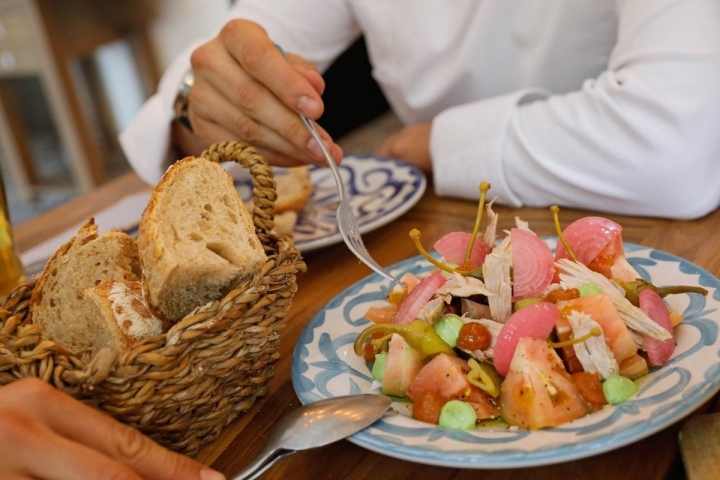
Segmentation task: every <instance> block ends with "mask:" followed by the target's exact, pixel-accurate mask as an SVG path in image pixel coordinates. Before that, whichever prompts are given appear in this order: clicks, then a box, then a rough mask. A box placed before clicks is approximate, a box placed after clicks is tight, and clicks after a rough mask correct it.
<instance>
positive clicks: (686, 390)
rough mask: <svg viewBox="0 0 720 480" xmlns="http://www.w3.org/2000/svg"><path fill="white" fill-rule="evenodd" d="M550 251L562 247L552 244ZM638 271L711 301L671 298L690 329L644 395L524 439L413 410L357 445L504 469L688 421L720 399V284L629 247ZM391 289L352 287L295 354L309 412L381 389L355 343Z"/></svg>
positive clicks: (580, 453)
mask: <svg viewBox="0 0 720 480" xmlns="http://www.w3.org/2000/svg"><path fill="white" fill-rule="evenodd" d="M546 241H547V242H548V244H549V245H551V248H552V247H554V246H555V244H556V242H557V239H556V238H550V237H549V238H547V239H546ZM625 253H626V256H627V257H628V259H629V261H630V263H631V264H632V266H633V267H635V269H636V270H637V271H638V272H639V273H641V275H642V277H643V278H644V279H646V280H649V281H651V282H652V283H653V284H655V285H657V286H663V285H695V286H701V287H704V288H706V289H707V290H708V291H709V293H708V295H707V296H702V295H700V294H680V295H671V296H668V297H666V299H667V301H668V303H669V304H670V305H671V306H672V308H674V309H675V310H677V311H679V312H680V313H682V314H683V316H684V318H685V320H684V321H683V323H682V324H680V325H679V326H678V327H676V328H675V335H676V342H677V348H676V350H675V353H674V354H673V356H672V358H671V359H670V360H669V361H668V362H667V363H666V364H665V365H664V366H663V367H662V368H656V369H654V370H653V371H651V373H650V374H649V375H647V376H645V377H643V378H642V379H640V380H638V384H639V387H640V388H639V392H638V393H637V394H636V395H635V396H634V397H633V398H631V399H630V400H628V401H627V402H625V403H623V404H620V405H618V406H607V407H605V408H604V409H603V410H600V411H598V412H594V413H591V414H589V415H586V416H585V417H583V418H580V419H578V420H575V421H573V422H570V423H567V424H565V425H563V426H560V427H556V428H548V429H543V430H533V431H526V430H517V429H503V428H498V427H495V428H494V429H493V428H483V427H480V428H478V429H476V430H474V431H460V430H450V429H444V428H440V427H438V426H434V425H431V424H427V423H422V422H419V421H417V420H414V419H413V418H410V417H409V416H407V415H408V413H407V408H403V407H402V405H401V404H400V405H397V411H398V412H401V413H389V414H387V415H385V416H384V417H383V418H382V419H380V420H379V421H377V422H376V423H375V424H373V425H372V426H371V427H369V428H367V429H365V430H363V431H361V432H359V433H357V434H355V435H353V436H352V437H350V439H349V440H350V441H351V442H353V443H355V444H357V445H359V446H361V447H364V448H367V449H369V450H373V451H375V452H378V453H381V454H383V455H389V456H391V457H396V458H400V459H403V460H408V461H412V462H419V463H425V464H430V465H441V466H447V467H457V468H475V469H500V468H518V467H530V466H537V465H546V464H555V463H560V462H565V461H569V460H574V459H578V458H584V457H589V456H592V455H597V454H600V453H603V452H606V451H609V450H613V449H616V448H619V447H622V446H624V445H627V444H630V443H633V442H636V441H638V440H640V439H642V438H645V437H647V436H649V435H651V434H653V433H655V432H657V431H659V430H661V429H663V428H665V427H667V426H669V425H671V424H672V423H674V422H676V421H678V420H680V419H682V418H683V417H685V416H687V415H689V414H690V413H692V412H693V411H694V410H695V409H697V408H698V407H700V406H701V405H702V404H703V403H704V402H706V401H707V400H708V399H710V398H711V397H712V396H713V395H714V394H715V393H716V392H717V391H718V390H720V344H718V330H719V327H720V280H718V279H717V278H716V277H715V276H713V275H712V274H710V273H709V272H707V271H705V270H703V269H702V268H700V267H698V266H697V265H694V264H692V263H690V262H688V261H686V260H683V259H682V258H679V257H676V256H674V255H671V254H669V253H665V252H662V251H659V250H654V249H650V248H647V247H641V246H638V245H633V244H625ZM431 268H432V266H431V265H430V264H429V263H428V262H427V261H426V260H425V259H423V258H422V257H420V256H418V257H415V258H411V259H409V260H406V261H403V262H400V263H398V264H396V265H394V266H392V267H390V269H389V270H390V273H391V274H392V275H394V276H395V277H399V276H400V275H401V274H402V273H403V272H406V271H412V272H414V273H420V272H424V271H428V270H430V269H431ZM389 289H390V284H389V282H388V281H387V280H385V279H383V278H382V277H381V276H379V275H377V274H373V275H370V276H369V277H367V278H365V279H364V280H361V281H359V282H358V283H356V284H354V285H352V286H351V287H349V288H347V289H346V290H345V291H343V292H342V293H340V294H339V295H338V296H337V297H335V298H334V299H333V300H332V301H330V302H329V303H328V304H327V305H326V306H325V307H324V308H323V309H322V310H321V311H320V312H318V313H317V315H315V317H314V318H313V319H312V320H311V321H310V323H309V324H308V325H307V327H306V328H305V330H304V331H303V333H302V335H301V336H300V339H299V340H298V343H297V345H296V347H295V351H294V354H293V363H292V381H293V386H294V387H295V391H296V392H297V395H298V397H299V398H300V400H301V401H302V403H303V404H307V403H312V402H315V401H317V400H320V399H323V398H329V397H336V396H341V395H350V394H356V393H365V392H377V390H373V389H372V387H371V385H372V379H371V377H370V371H369V369H368V365H367V364H366V363H365V361H364V360H363V359H362V358H361V357H358V356H357V355H355V353H354V352H353V342H354V341H355V339H356V338H357V335H358V334H359V333H360V332H361V331H362V330H363V329H364V328H365V327H367V326H368V325H369V324H370V322H369V321H368V320H366V319H365V318H364V317H363V315H364V313H365V312H366V311H367V309H368V307H370V306H381V305H384V304H385V296H386V294H387V293H388V291H389Z"/></svg>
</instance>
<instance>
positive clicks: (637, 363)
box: [619, 353, 650, 379]
mask: <svg viewBox="0 0 720 480" xmlns="http://www.w3.org/2000/svg"><path fill="white" fill-rule="evenodd" d="M619 366H620V376H622V377H627V378H630V379H634V378H639V377H642V376H643V375H647V374H648V372H649V371H650V369H649V368H648V364H647V361H646V360H645V358H644V357H642V356H640V354H637V353H636V354H635V355H633V356H631V357H628V358H626V359H625V360H623V361H622V362H620V365H619Z"/></svg>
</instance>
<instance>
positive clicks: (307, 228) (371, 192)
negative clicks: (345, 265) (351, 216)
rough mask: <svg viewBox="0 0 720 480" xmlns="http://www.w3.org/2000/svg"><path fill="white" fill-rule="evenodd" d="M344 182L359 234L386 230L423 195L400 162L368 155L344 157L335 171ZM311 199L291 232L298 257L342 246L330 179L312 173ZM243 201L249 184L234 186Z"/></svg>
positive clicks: (421, 182) (419, 178) (414, 174)
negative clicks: (389, 224) (379, 228)
mask: <svg viewBox="0 0 720 480" xmlns="http://www.w3.org/2000/svg"><path fill="white" fill-rule="evenodd" d="M338 168H339V170H340V174H341V175H342V178H343V180H344V182H345V189H346V190H347V193H348V197H349V198H348V200H349V202H350V208H352V210H353V213H355V217H356V218H357V221H358V228H359V230H360V233H365V232H369V231H371V230H374V229H376V228H378V227H381V226H383V225H386V224H387V223H389V222H391V221H393V220H395V219H396V218H398V217H399V216H400V215H402V214H403V213H405V212H407V211H408V210H409V209H410V208H411V207H412V206H413V205H415V204H416V203H417V202H418V200H420V197H422V195H423V193H424V192H425V187H426V185H427V181H426V179H425V175H424V174H423V173H422V172H421V171H420V170H418V169H417V168H415V167H414V166H412V165H409V164H407V163H405V162H402V161H400V160H396V159H393V158H384V157H373V156H369V155H353V156H348V157H345V158H344V159H343V161H342V164H340V166H339V167H338ZM310 175H311V177H312V182H313V187H314V189H313V194H312V198H311V199H310V201H309V202H308V204H307V205H306V206H305V208H304V209H303V211H302V212H300V215H298V222H297V224H296V225H295V230H294V231H293V240H294V241H295V246H296V247H297V248H298V249H299V250H300V251H301V252H303V253H308V252H311V251H313V250H317V249H319V248H323V247H327V246H329V245H333V244H335V243H340V242H342V236H341V235H340V232H339V231H338V228H337V220H336V219H335V212H336V210H337V204H338V201H339V198H338V193H337V187H336V185H335V180H334V178H333V176H332V173H331V172H330V170H329V169H327V168H318V167H311V171H310ZM235 187H236V188H237V189H238V192H239V193H240V196H241V197H242V199H243V200H248V199H249V198H251V192H252V185H251V183H250V180H249V179H248V180H236V182H235Z"/></svg>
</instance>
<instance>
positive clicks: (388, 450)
mask: <svg viewBox="0 0 720 480" xmlns="http://www.w3.org/2000/svg"><path fill="white" fill-rule="evenodd" d="M543 239H544V240H545V241H546V242H548V243H550V242H553V241H554V242H556V241H557V237H543ZM624 246H625V248H626V252H628V253H630V252H632V253H634V255H630V254H629V255H628V257H629V258H631V257H634V256H638V254H640V256H639V257H638V258H641V259H645V258H654V259H655V260H658V261H660V262H670V263H673V265H674V266H675V268H677V270H678V272H681V273H685V272H690V273H692V274H693V275H696V276H697V281H698V284H700V280H704V283H702V286H703V287H705V288H708V289H709V290H710V293H709V294H708V297H707V298H708V301H709V300H710V299H711V298H713V303H720V298H718V299H715V298H714V297H718V293H720V279H718V278H717V277H715V275H713V274H712V273H710V272H708V271H707V270H705V269H704V268H702V267H700V266H698V265H696V264H694V263H692V262H690V261H688V260H685V259H683V258H681V257H679V256H677V255H674V254H671V253H667V252H664V251H662V250H658V249H654V248H651V247H645V246H641V245H637V244H633V243H624ZM421 262H422V257H420V256H416V257H412V258H409V259H406V260H403V261H401V262H398V263H396V264H394V265H392V266H390V267H389V270H391V271H392V270H396V269H397V270H401V269H403V268H408V267H409V266H412V265H415V264H417V263H421ZM380 281H381V277H380V276H379V275H378V274H371V275H368V276H367V277H365V278H364V279H362V280H360V281H358V282H356V283H354V284H353V285H351V286H349V287H347V288H346V289H344V290H343V291H342V292H340V293H338V294H337V295H336V296H335V297H334V298H333V299H332V300H330V301H329V302H328V303H327V304H326V305H324V306H323V307H322V309H320V310H319V311H318V312H317V313H316V315H314V316H313V318H312V319H311V320H310V322H308V324H307V325H306V326H305V328H304V329H303V332H302V333H301V336H300V337H299V339H298V342H297V344H296V345H295V348H294V351H293V358H292V367H291V375H292V382H293V387H294V389H295V392H296V394H297V395H298V398H299V399H300V401H301V402H302V403H303V404H305V403H310V402H312V401H315V400H314V399H315V398H316V397H318V394H317V393H316V392H311V393H313V395H310V394H308V393H305V392H303V391H302V389H300V388H299V384H300V382H301V381H302V379H303V375H302V372H301V371H300V370H301V365H302V364H304V363H305V360H303V359H302V358H301V356H302V351H303V348H305V347H306V346H307V345H309V344H311V343H312V341H313V338H314V335H313V333H314V330H315V329H316V328H318V327H316V324H318V323H324V320H323V319H322V317H323V316H324V313H325V311H326V309H327V308H328V307H329V306H330V305H333V304H335V303H337V302H338V301H339V300H340V299H344V298H346V297H351V296H352V295H353V292H358V291H359V290H360V288H362V286H364V285H366V284H371V283H378V282H380ZM713 289H714V290H713ZM717 311H718V309H717V308H716V309H714V310H710V311H709V312H708V313H715V315H714V316H712V317H709V318H710V319H711V320H712V321H713V323H714V324H715V325H719V324H720V319H719V318H718V317H719V316H720V315H719V314H718V313H717ZM715 333H716V336H715V342H714V343H712V344H708V345H707V347H717V346H718V341H717V332H715ZM708 353H709V352H708ZM717 357H718V352H717V351H716V352H715V362H714V363H713V365H712V366H711V367H709V369H708V371H707V372H705V374H707V373H708V372H709V371H710V370H711V369H713V368H714V369H715V373H720V371H718V369H719V368H720V364H719V363H718V358H717ZM659 371H662V369H660V370H659ZM718 390H720V375H713V377H712V379H711V380H709V381H707V383H706V384H705V386H704V387H703V388H701V389H700V390H695V391H694V392H690V393H693V396H691V398H690V399H685V400H686V402H685V403H684V404H682V405H681V406H679V407H677V408H669V409H668V411H665V412H662V413H658V414H657V415H656V416H653V418H652V420H651V421H649V422H647V423H643V425H642V427H643V428H640V426H638V425H631V426H629V427H623V426H621V428H620V431H619V432H617V433H614V434H612V435H600V436H599V437H598V438H593V439H590V440H589V441H587V442H581V443H580V445H579V446H577V447H576V448H574V449H572V448H571V449H569V450H568V449H565V450H566V451H564V452H562V453H561V454H560V455H558V454H557V453H554V450H543V449H540V450H539V451H530V452H528V451H524V450H522V451H518V452H517V453H516V454H514V455H510V454H505V453H502V454H499V455H498V454H495V453H492V454H491V455H489V454H486V452H483V451H479V452H478V453H477V454H475V456H474V457H473V458H469V457H468V455H466V454H462V453H453V452H447V451H437V450H436V451H434V452H433V451H432V450H430V451H428V449H427V448H420V447H418V446H417V445H410V446H406V445H400V444H399V443H392V435H390V434H385V433H383V432H382V431H380V430H379V429H378V428H377V427H378V425H380V426H382V425H383V423H384V422H385V420H386V419H387V418H388V417H387V416H386V417H384V418H383V419H381V420H380V421H378V422H376V424H374V425H373V426H371V427H369V428H368V429H365V430H363V431H361V432H359V433H357V434H355V435H353V436H352V437H350V438H349V439H348V440H350V441H351V442H353V443H355V444H356V445H358V446H361V447H363V448H367V449H368V450H371V451H374V452H377V453H381V454H383V455H387V456H390V457H394V458H398V459H402V460H407V461H412V462H417V463H423V464H428V465H438V466H445V467H456V468H471V469H505V468H521V467H532V466H541V465H549V464H556V463H560V462H565V461H570V460H577V459H580V458H586V457H591V456H595V455H598V454H601V453H604V452H607V451H610V450H615V449H617V448H621V447H623V446H626V445H628V444H631V443H635V442H637V441H640V440H642V439H643V438H646V437H648V436H650V435H652V434H654V433H656V432H658V431H660V430H662V429H663V428H665V427H667V426H669V425H671V424H673V423H674V422H677V421H679V420H681V419H682V418H684V417H685V416H687V415H689V414H690V413H692V412H693V411H694V410H695V409H697V408H698V407H699V406H700V405H702V404H703V403H704V402H706V401H707V400H709V399H710V398H711V397H712V396H713V395H714V394H715V393H716V392H717V391H718ZM348 393H350V392H348ZM680 393H688V392H686V391H684V390H683V391H681V392H680ZM330 396H332V395H330ZM612 408H620V407H612ZM648 408H649V407H648ZM408 420H411V419H408ZM411 421H412V422H416V423H417V424H419V423H420V422H417V421H416V420H411ZM420 425H422V424H420ZM437 428H438V427H435V426H429V427H428V429H437ZM561 433H562V432H561ZM461 434H462V432H461V433H460V434H458V435H461ZM530 434H532V433H530ZM423 447H427V445H423ZM479 448H482V445H480V446H479ZM563 448H564V447H563ZM429 454H433V455H435V456H428V455H429ZM438 454H442V457H443V458H438V457H439V455H438ZM499 457H502V458H499Z"/></svg>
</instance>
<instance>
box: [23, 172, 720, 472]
mask: <svg viewBox="0 0 720 480" xmlns="http://www.w3.org/2000/svg"><path fill="white" fill-rule="evenodd" d="M143 188H148V187H147V186H145V185H144V184H143V183H142V182H141V181H140V180H139V179H138V178H137V177H136V176H135V175H134V174H128V175H126V176H124V177H121V178H120V179H117V180H115V181H113V182H111V183H109V184H107V185H105V186H103V187H101V188H100V189H98V190H95V191H93V192H91V193H89V194H87V195H85V196H83V197H81V198H78V199H76V200H74V201H72V202H70V203H68V204H65V205H63V206H61V207H59V208H57V209H55V210H53V211H51V212H49V213H47V214H44V215H42V216H40V217H38V218H35V219H33V220H30V221H28V222H26V223H24V224H21V225H18V226H17V228H16V239H17V241H18V244H19V247H20V249H21V250H23V249H26V248H29V247H31V246H33V245H34V244H37V243H39V242H41V241H42V240H43V239H45V238H48V237H50V236H52V235H53V234H56V233H59V232H61V231H63V230H64V229H65V228H67V227H68V226H69V225H72V224H74V223H77V222H79V221H82V220H84V219H86V218H87V217H89V216H90V215H91V214H92V213H93V212H94V211H97V210H100V209H102V208H104V207H107V206H108V205H111V204H112V203H113V202H115V201H117V200H119V199H120V198H122V197H123V196H125V195H128V194H130V193H134V192H136V191H139V190H141V189H143ZM496 210H497V211H498V213H499V214H500V228H501V229H506V228H510V227H512V226H514V217H515V216H516V215H517V216H519V217H520V218H522V219H523V220H526V221H529V222H530V225H531V227H532V228H533V229H534V231H535V232H537V233H538V234H539V235H554V234H555V230H554V226H553V221H552V217H551V215H550V213H549V211H548V210H547V209H533V208H523V209H519V210H512V209H507V208H502V207H498V208H496ZM475 211H476V204H475V202H469V201H463V200H454V199H446V198H438V197H437V196H435V194H434V193H433V191H432V186H429V188H428V190H427V192H426V194H425V195H424V196H423V198H422V199H421V200H420V202H419V203H418V204H417V205H416V206H415V207H414V208H412V209H411V210H410V211H409V212H408V213H406V214H405V215H403V216H402V217H400V218H399V219H397V220H395V221H394V222H392V223H391V224H390V225H387V226H385V227H383V228H381V229H379V230H376V231H374V232H371V233H368V234H366V235H364V240H365V243H366V245H367V247H368V249H369V250H370V252H371V253H372V254H373V255H374V257H375V258H376V259H377V260H378V262H379V263H380V264H381V265H391V264H393V263H395V262H398V261H401V260H404V259H406V258H409V257H411V256H415V255H416V254H417V251H416V250H415V247H414V245H413V244H412V242H411V241H410V240H409V238H408V232H409V231H410V230H411V229H412V228H418V229H420V230H421V231H422V233H423V238H425V239H433V238H438V237H440V236H441V235H442V234H444V233H447V232H450V231H454V230H465V231H470V230H471V229H472V226H473V223H474V219H475ZM588 213H589V212H583V211H577V210H562V211H561V218H562V221H563V224H567V223H569V222H570V221H572V220H574V219H576V218H579V217H581V216H584V215H587V214H588ZM606 216H608V217H609V218H611V219H613V220H615V221H617V222H619V223H620V224H621V225H622V226H623V239H624V240H625V241H626V242H631V243H636V244H641V245H646V246H649V247H653V248H657V249H661V250H664V251H666V252H670V253H673V254H675V255H678V256H680V257H683V258H685V259H687V260H689V261H691V262H693V263H696V264H698V265H700V266H701V267H703V268H705V269H707V270H708V271H710V272H712V273H713V274H714V275H717V276H720V210H717V211H715V212H714V213H712V214H710V215H708V216H707V217H705V218H702V219H699V220H694V221H685V222H683V221H672V220H662V219H651V218H638V217H625V216H618V215H606ZM427 241H428V242H429V241H430V240H427ZM305 260H306V262H307V265H308V271H307V272H306V273H304V274H300V275H299V281H298V287H299V290H298V293H297V295H296V297H295V301H294V303H293V307H292V309H291V312H290V315H289V322H288V326H287V327H286V329H285V330H284V331H283V334H282V341H281V359H280V361H279V363H278V364H277V366H276V376H275V378H274V379H273V381H272V383H271V393H270V395H269V396H267V397H265V398H263V399H261V400H259V401H258V402H256V404H255V405H254V406H253V407H252V408H251V410H249V411H248V412H247V413H245V414H243V415H241V416H240V417H239V418H238V419H236V420H235V421H234V422H233V423H231V424H230V425H229V426H228V427H227V428H226V429H225V430H224V431H223V433H222V434H221V436H220V437H219V438H218V439H216V440H215V441H214V442H213V443H211V444H209V445H208V446H207V447H205V448H204V449H203V450H202V451H201V452H200V454H199V456H198V459H199V460H200V461H202V462H204V463H206V464H210V465H212V466H214V467H215V468H217V469H219V470H220V471H222V472H224V473H225V474H228V475H229V474H232V473H234V472H235V471H237V470H239V469H240V468H241V467H242V466H244V465H246V464H247V463H249V462H250V460H251V459H252V458H253V457H254V456H255V455H257V454H258V453H259V451H260V449H261V447H262V446H263V445H264V442H265V434H266V433H267V432H268V430H269V429H270V428H271V427H272V426H273V424H274V423H275V422H276V421H277V420H278V419H279V418H280V417H281V416H282V415H283V414H285V413H287V412H289V411H291V410H293V409H295V408H297V407H298V406H299V404H300V402H299V400H298V399H297V397H296V395H295V392H294V390H293V387H292V383H291V380H290V366H291V359H292V351H293V348H294V345H295V342H296V341H297V339H298V337H299V335H300V333H301V332H302V330H303V328H304V327H305V325H306V324H307V323H308V321H309V320H310V319H311V318H312V317H313V315H314V314H315V313H316V312H317V311H318V310H319V309H320V308H321V307H322V306H323V305H325V304H326V303H327V302H328V301H329V300H331V299H332V298H333V297H335V295H337V294H338V293H340V292H341V291H342V290H344V289H345V288H346V287H347V286H349V285H351V284H353V283H354V282H356V281H358V280H360V279H362V278H364V277H366V276H367V275H368V274H370V273H371V272H370V271H369V270H368V269H367V268H366V267H365V266H364V265H362V264H360V263H359V262H358V261H357V259H356V258H355V257H354V256H353V254H352V253H350V252H349V251H348V250H347V248H346V247H345V246H344V245H342V244H340V245H335V246H332V247H328V248H325V249H323V250H320V251H317V252H313V253H310V254H308V255H306V256H305ZM717 407H718V402H717V398H716V399H715V405H713V404H712V402H708V403H707V404H706V405H704V406H702V407H701V408H700V409H698V411H697V412H696V413H695V414H697V413H703V412H706V411H710V410H719V409H718V408H717ZM683 423H684V421H680V422H678V423H676V424H675V425H672V426H670V427H668V428H666V429H664V430H662V431H660V432H658V433H656V434H654V435H652V436H650V437H648V438H646V439H644V440H641V441H639V442H637V443H634V444H632V445H629V446H626V447H623V448H620V449H617V450H614V451H611V452H607V453H604V454H602V455H598V456H595V457H591V458H587V459H583V460H577V461H572V462H568V463H563V464H560V465H552V466H543V467H536V468H527V469H517V470H496V471H492V472H478V471H476V470H461V469H451V468H442V467H435V466H428V465H422V464H415V463H411V462H406V461H401V460H397V459H394V458H391V457H387V456H383V455H380V454H377V453H373V452H370V451H368V450H365V449H363V448H360V447H358V446H356V445H354V444H352V443H350V442H348V441H341V442H337V443H335V444H332V445H330V446H327V447H323V448H319V449H315V450H311V451H306V452H300V453H298V454H296V455H294V456H291V457H289V458H288V459H286V460H285V461H283V462H281V463H279V464H277V465H276V466H275V467H273V468H272V469H270V470H269V471H268V472H267V473H266V474H265V475H264V476H263V477H262V478H264V479H286V478H296V479H306V478H307V479H320V478H337V479H367V478H372V479H374V480H379V479H400V478H418V479H419V478H433V479H451V478H452V479H455V480H463V479H476V478H486V477H485V476H486V475H491V476H492V478H493V480H501V479H511V478H523V479H551V478H561V479H574V478H583V479H603V480H605V479H624V478H627V479H633V480H635V479H643V480H645V479H657V478H673V479H674V478H682V477H683V476H684V471H683V465H682V461H681V457H680V453H679V447H678V431H679V429H680V427H681V426H682V424H683ZM487 478H490V477H487Z"/></svg>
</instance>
